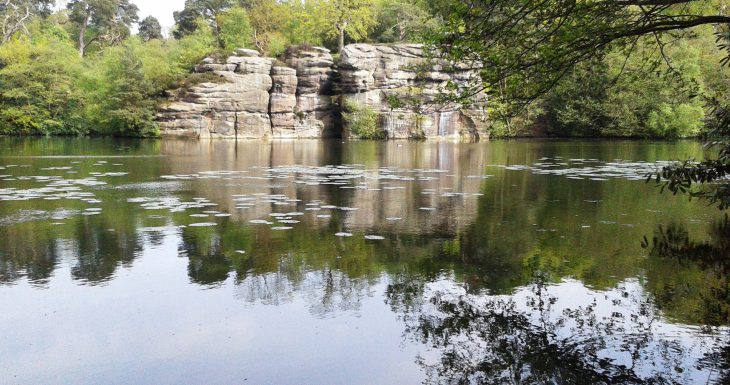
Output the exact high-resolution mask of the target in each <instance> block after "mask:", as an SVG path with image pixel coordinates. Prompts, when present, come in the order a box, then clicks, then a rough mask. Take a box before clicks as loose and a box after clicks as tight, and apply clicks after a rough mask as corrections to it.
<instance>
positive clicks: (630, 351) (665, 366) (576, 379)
mask: <svg viewBox="0 0 730 385" xmlns="http://www.w3.org/2000/svg"><path fill="white" fill-rule="evenodd" d="M417 286H418V284H415V286H414V283H413V282H411V284H410V285H405V286H404V285H402V284H401V283H398V284H397V285H395V286H391V287H390V288H389V290H388V301H389V303H390V304H391V306H393V307H394V309H395V310H396V311H401V312H403V314H404V317H403V318H404V319H405V322H406V326H407V334H408V335H409V336H411V337H412V338H414V339H416V340H418V341H420V342H422V343H424V344H427V345H429V346H431V347H433V348H434V349H435V350H436V352H438V355H439V357H438V359H436V360H435V361H434V360H433V359H431V358H421V359H419V362H420V364H421V365H422V366H423V367H424V369H425V370H426V372H427V374H428V382H429V383H439V384H443V383H450V384H473V383H474V384H475V383H489V384H491V383H494V384H502V383H505V384H506V383H514V384H617V383H620V384H646V383H655V384H673V383H691V382H693V381H696V380H697V378H699V377H698V376H697V373H693V371H694V370H701V369H697V368H695V366H700V367H701V366H702V365H703V364H705V367H704V374H703V375H705V376H706V375H707V374H708V372H710V371H711V370H714V371H715V375H717V374H718V370H719V371H720V372H721V371H722V365H720V364H719V362H715V363H714V364H709V366H711V368H708V367H707V366H708V363H707V362H704V363H703V362H702V361H700V362H698V361H697V360H696V359H693V357H694V356H695V355H696V350H697V349H701V348H702V346H703V345H702V342H701V341H700V338H699V336H692V337H693V338H694V337H697V339H695V340H692V342H691V343H690V344H687V341H686V340H687V339H686V338H685V340H684V341H683V340H682V337H681V336H680V337H679V338H677V339H672V338H666V337H665V336H663V334H662V333H663V332H664V329H663V328H664V327H666V326H662V325H660V324H659V323H660V318H659V316H658V314H657V313H655V312H653V311H652V309H653V308H654V306H653V304H652V302H651V300H650V299H649V297H645V296H635V294H636V293H631V292H630V290H624V291H622V292H620V293H617V295H616V296H615V297H613V298H610V301H612V302H613V305H611V303H610V302H609V300H608V299H609V298H608V297H607V300H605V301H602V300H601V299H600V297H603V295H597V296H596V297H595V298H594V299H593V301H592V302H589V303H588V304H586V305H583V306H573V307H566V306H563V305H562V304H561V303H560V301H561V298H560V297H561V294H559V293H558V291H556V290H557V289H555V290H553V289H551V287H550V286H548V285H546V284H545V283H544V280H543V279H542V278H541V277H538V279H537V281H536V283H535V284H533V285H531V286H530V287H529V288H530V290H524V291H520V292H518V293H516V294H515V295H512V296H480V295H472V294H449V293H448V290H447V291H446V292H444V291H435V292H433V293H432V294H429V292H428V290H427V291H426V294H425V295H426V296H427V300H426V301H424V302H423V303H422V304H421V305H418V304H417V303H416V306H412V305H414V301H413V299H412V298H413V297H414V295H413V290H416V291H418V287H417ZM403 288H405V290H401V289H403ZM562 295H564V293H563V294H562ZM416 302H417V301H416ZM404 305H405V306H404ZM671 330H674V329H671ZM674 331H675V332H676V330H674ZM685 333H686V332H685ZM685 337H687V336H685ZM426 357H428V355H426ZM700 377H702V376H700Z"/></svg>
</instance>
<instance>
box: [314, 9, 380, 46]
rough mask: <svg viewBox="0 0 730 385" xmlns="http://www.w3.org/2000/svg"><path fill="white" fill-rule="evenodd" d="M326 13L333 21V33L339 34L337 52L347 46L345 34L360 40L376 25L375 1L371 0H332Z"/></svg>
mask: <svg viewBox="0 0 730 385" xmlns="http://www.w3.org/2000/svg"><path fill="white" fill-rule="evenodd" d="M327 5H328V7H327V12H325V14H326V15H329V17H330V18H331V20H332V21H333V24H332V26H333V27H334V29H333V30H332V33H334V34H335V35H336V36H337V52H342V49H343V48H345V34H347V36H349V37H350V38H352V39H355V40H358V39H361V38H364V37H366V36H367V35H368V32H369V31H370V30H371V29H372V28H373V27H374V26H375V22H376V20H375V14H374V12H373V8H374V5H375V4H374V3H373V2H372V1H370V0H330V1H329V2H328V3H327Z"/></svg>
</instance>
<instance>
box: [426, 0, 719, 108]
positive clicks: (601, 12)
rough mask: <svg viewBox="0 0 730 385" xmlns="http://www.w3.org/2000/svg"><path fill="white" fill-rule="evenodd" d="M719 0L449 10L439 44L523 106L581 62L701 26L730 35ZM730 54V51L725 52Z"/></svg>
mask: <svg viewBox="0 0 730 385" xmlns="http://www.w3.org/2000/svg"><path fill="white" fill-rule="evenodd" d="M720 3H721V1H719V0H710V1H708V0H596V1H576V0H550V1H544V0H486V1H481V2H466V1H457V2H449V3H446V4H445V5H442V8H441V9H442V12H444V13H445V15H446V17H447V22H446V24H445V26H444V28H442V29H441V30H440V31H439V33H436V34H434V35H433V41H432V42H433V43H434V44H435V45H436V46H437V47H439V48H440V49H443V52H444V54H445V56H447V57H448V58H451V59H455V60H459V61H466V62H469V63H471V64H472V65H473V66H474V67H478V68H480V70H481V79H482V83H481V84H479V85H475V87H477V88H479V89H480V90H484V89H486V90H492V89H494V88H496V87H500V86H501V87H503V89H504V91H505V92H504V94H505V95H507V96H508V97H509V98H510V100H513V101H515V102H517V103H520V104H522V105H524V104H527V103H529V102H531V101H533V100H535V99H536V98H537V97H538V96H540V95H542V94H544V93H546V92H547V91H548V90H550V89H551V88H552V87H554V86H555V85H556V84H557V83H558V81H560V79H562V78H563V77H564V76H565V75H566V74H567V73H568V71H570V70H571V69H572V68H574V67H575V65H577V64H578V63H582V62H587V61H589V60H591V59H595V58H599V57H602V56H604V55H606V54H607V53H608V52H609V51H610V50H611V49H613V48H615V47H617V46H618V47H621V48H622V49H624V50H625V54H626V55H629V54H630V53H631V51H632V50H633V49H635V48H636V47H637V45H638V44H639V42H640V40H641V39H643V38H649V39H652V40H653V41H655V42H656V44H657V46H658V48H659V49H660V50H661V49H662V47H663V46H664V45H665V44H666V43H667V41H668V40H671V39H676V38H678V37H680V36H686V35H687V34H688V33H690V30H691V29H692V28H694V27H698V26H701V25H707V24H711V25H715V26H716V28H717V33H718V34H719V36H723V37H725V36H727V26H728V23H730V16H727V15H725V12H726V11H725V7H723V6H721V4H720ZM724 48H725V49H727V47H724Z"/></svg>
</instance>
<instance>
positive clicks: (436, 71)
mask: <svg viewBox="0 0 730 385" xmlns="http://www.w3.org/2000/svg"><path fill="white" fill-rule="evenodd" d="M338 72H339V78H340V81H339V82H338V86H339V89H338V92H339V94H341V97H342V98H343V99H346V100H350V101H353V102H355V103H357V104H359V105H361V106H367V107H368V108H370V109H371V110H373V111H375V112H376V113H377V114H378V122H379V125H380V127H381V128H382V129H383V130H385V131H386V132H387V134H388V137H390V138H436V137H456V138H458V137H465V136H466V137H477V138H478V137H480V136H485V134H486V132H487V131H486V130H487V119H486V117H487V116H486V111H484V110H479V109H469V110H464V109H462V108H460V106H457V105H455V104H443V105H442V104H438V103H435V102H436V101H437V97H438V96H439V95H443V93H444V92H446V85H447V84H448V82H454V83H456V84H460V83H461V84H466V83H467V82H468V81H469V80H470V79H471V78H472V77H475V76H476V73H475V72H473V71H470V70H469V69H466V68H464V67H463V66H459V65H452V64H450V63H445V62H442V61H436V60H428V59H426V58H425V56H424V53H423V48H422V46H421V45H419V44H397V45H371V44H351V45H348V46H346V47H345V49H344V50H343V52H342V55H341V62H340V64H339V67H338ZM345 135H348V133H347V132H346V133H345Z"/></svg>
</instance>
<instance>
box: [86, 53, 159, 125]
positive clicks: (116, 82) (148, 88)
mask: <svg viewBox="0 0 730 385" xmlns="http://www.w3.org/2000/svg"><path fill="white" fill-rule="evenodd" d="M142 50H143V46H142V44H141V42H140V41H138V40H134V39H130V40H128V42H127V43H126V44H125V45H124V46H121V47H115V48H113V49H110V50H108V51H107V52H106V53H105V55H104V56H103V57H101V58H100V61H99V63H98V66H99V68H100V73H98V77H97V78H96V79H94V81H93V82H91V84H92V85H93V87H94V90H89V92H90V93H92V95H93V96H94V98H93V99H92V100H93V102H92V103H89V105H88V110H87V111H88V113H89V115H88V117H87V119H88V120H89V121H90V122H93V123H94V127H96V131H97V132H99V133H102V134H111V135H117V136H141V137H150V136H156V135H157V124H156V123H155V121H154V118H155V107H156V103H155V100H154V99H153V98H151V95H152V93H153V92H154V82H155V81H156V80H158V79H157V77H160V73H158V72H157V71H154V72H153V71H152V69H151V67H150V65H148V66H147V68H145V65H144V63H143V61H142V59H141V58H142V57H144V56H145V55H144V53H142V52H141V51H142ZM150 64H151V63H150ZM145 69H146V70H147V71H145ZM163 72H164V71H163ZM145 75H147V76H145ZM161 76H163V77H164V76H166V74H162V75H161ZM161 83H164V81H161Z"/></svg>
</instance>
